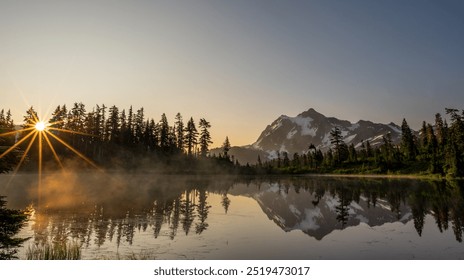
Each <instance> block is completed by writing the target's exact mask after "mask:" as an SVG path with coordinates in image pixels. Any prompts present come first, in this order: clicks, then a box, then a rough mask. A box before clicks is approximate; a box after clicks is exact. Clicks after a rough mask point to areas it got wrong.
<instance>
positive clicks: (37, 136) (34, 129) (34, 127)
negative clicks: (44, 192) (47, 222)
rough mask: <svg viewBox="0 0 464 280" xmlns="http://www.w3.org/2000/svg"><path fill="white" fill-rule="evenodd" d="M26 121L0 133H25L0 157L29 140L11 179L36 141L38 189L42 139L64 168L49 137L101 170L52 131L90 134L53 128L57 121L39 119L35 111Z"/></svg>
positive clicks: (40, 180) (40, 175) (6, 134)
mask: <svg viewBox="0 0 464 280" xmlns="http://www.w3.org/2000/svg"><path fill="white" fill-rule="evenodd" d="M27 122H28V124H26V125H25V126H24V128H23V129H20V130H15V131H10V132H6V133H2V134H0V137H4V136H11V135H17V134H18V133H26V135H25V136H24V137H22V138H21V139H20V140H19V141H16V143H15V144H14V145H12V146H11V147H9V148H8V149H7V150H5V151H4V152H3V153H2V154H1V155H0V159H1V158H3V157H4V156H6V155H7V154H9V153H10V152H12V151H13V150H15V149H16V148H17V147H18V146H19V145H21V144H22V143H24V142H26V141H28V140H29V143H28V144H27V147H26V149H25V150H24V153H23V155H22V156H21V159H20V160H19V162H18V164H17V165H16V167H15V169H14V171H13V176H12V177H11V179H12V178H13V177H15V175H16V173H17V172H18V170H19V169H20V167H21V165H22V164H23V163H24V160H25V159H26V157H27V154H28V153H29V151H30V150H31V147H32V145H33V143H35V141H37V142H38V166H37V167H38V168H37V169H38V185H39V189H40V186H41V184H42V167H43V166H42V165H43V162H42V161H43V149H44V144H43V140H45V142H46V145H48V147H49V148H50V151H51V152H52V154H53V157H54V159H55V160H56V162H57V163H58V165H59V166H60V168H61V169H62V170H63V169H64V166H63V164H62V162H61V160H60V158H59V156H58V154H57V153H56V150H55V148H54V147H53V144H52V142H51V141H50V137H51V138H53V139H55V140H56V141H57V142H58V143H60V144H61V145H63V146H65V147H66V148H68V149H69V150H70V151H72V152H73V153H74V154H76V155H77V156H78V157H79V158H81V159H82V160H84V161H85V162H87V163H88V164H89V165H91V166H92V167H94V168H96V169H97V170H99V171H102V170H101V168H100V167H98V165H97V164H95V163H94V162H93V161H92V160H90V159H89V158H87V157H86V156H85V155H83V154H82V153H81V152H79V151H78V150H76V149H75V148H73V147H72V146H71V145H70V144H68V143H67V142H66V141H64V140H63V139H61V138H60V137H58V136H57V135H55V134H54V133H52V132H53V131H60V132H65V133H74V134H81V135H87V136H92V135H90V134H87V133H81V132H77V131H72V130H68V129H62V128H55V127H53V126H54V125H55V124H57V123H59V122H49V121H48V120H47V119H46V118H44V119H40V118H38V117H37V116H36V115H35V113H32V118H31V119H29V120H27ZM11 179H10V181H11Z"/></svg>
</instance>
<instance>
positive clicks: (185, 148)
mask: <svg viewBox="0 0 464 280" xmlns="http://www.w3.org/2000/svg"><path fill="white" fill-rule="evenodd" d="M37 116H38V114H37V112H36V111H35V110H34V108H33V107H30V108H29V109H28V110H27V112H26V115H25V116H24V120H23V125H22V127H23V128H24V129H26V128H28V127H31V126H33V125H34V124H35V123H36V122H37ZM48 123H49V125H50V126H49V127H47V128H46V129H47V133H51V134H53V135H52V136H56V137H45V138H47V139H42V143H43V145H42V153H43V157H44V159H45V160H47V161H48V162H53V161H54V160H53V157H54V154H56V155H58V157H59V158H61V159H63V160H64V161H66V160H69V159H70V158H74V157H76V154H77V153H76V151H77V152H78V153H80V155H79V156H84V157H86V158H88V159H90V160H91V161H94V162H96V163H97V164H98V165H100V166H104V167H113V166H118V167H125V168H137V167H139V166H140V165H141V164H142V162H146V163H150V164H153V163H157V164H163V165H165V164H171V165H174V166H175V165H176V164H177V163H179V162H182V163H185V164H184V165H182V164H181V165H178V166H177V168H178V169H179V168H185V169H189V166H188V165H190V167H191V166H192V165H195V164H196V163H198V160H200V159H201V160H203V161H204V159H207V158H208V153H209V148H210V145H211V144H212V141H211V134H210V128H211V124H210V122H209V121H207V120H206V119H204V118H201V119H200V120H199V121H198V123H196V122H195V120H194V119H193V118H192V117H190V118H189V119H188V120H187V121H186V122H185V121H184V119H183V117H182V115H181V114H180V113H178V114H177V115H176V116H175V120H174V122H173V124H172V125H170V124H169V122H168V119H167V117H166V115H165V114H164V113H163V114H162V115H161V118H160V120H159V121H155V120H154V119H153V118H146V117H145V112H144V108H143V107H142V108H140V109H137V110H134V109H133V108H132V106H131V107H130V108H129V109H128V110H127V111H126V110H125V109H123V110H120V109H119V108H118V107H116V106H112V107H107V106H105V105H96V107H94V108H92V109H91V110H87V109H86V106H85V105H84V104H83V103H77V102H76V103H74V106H73V107H72V108H71V109H69V110H68V108H67V106H66V105H62V106H61V105H60V106H57V107H56V108H55V110H54V111H53V113H52V114H51V118H50V119H49V120H48ZM8 131H14V122H13V120H12V119H11V113H10V111H8V112H7V114H6V115H5V114H4V111H3V110H2V111H1V116H0V134H5V133H7V132H8ZM28 133H29V131H23V132H21V134H20V136H19V138H18V136H17V135H9V136H8V137H6V136H5V137H1V135H0V138H1V139H2V140H0V141H2V143H0V146H3V149H0V153H1V152H2V150H3V151H4V150H5V149H6V147H8V146H11V145H12V144H14V143H15V142H17V141H20V140H21V139H22V137H26V136H27V135H28ZM60 140H61V141H60ZM63 142H64V143H66V144H68V145H65V144H63ZM28 144H29V141H24V143H23V144H22V145H21V146H20V148H21V150H22V151H25V150H27V146H28ZM36 145H37V144H36V143H34V146H36ZM50 146H52V147H53V148H50ZM73 149H74V151H73ZM30 151H31V152H30V153H29V154H28V160H29V161H34V160H35V157H37V156H38V155H37V149H30ZM16 157H18V156H16ZM0 160H2V159H0ZM215 160H216V161H218V162H219V163H220V164H222V165H232V164H229V163H230V161H229V158H228V157H226V156H224V157H223V156H219V157H215ZM3 162H4V165H6V160H3ZM10 163H11V159H10ZM232 166H233V165H232ZM7 169H8V168H7V167H6V166H4V167H3V170H7ZM10 169H11V164H10Z"/></svg>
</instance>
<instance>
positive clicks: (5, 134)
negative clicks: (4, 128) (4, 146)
mask: <svg viewBox="0 0 464 280" xmlns="http://www.w3.org/2000/svg"><path fill="white" fill-rule="evenodd" d="M33 129H34V127H29V128H23V129H20V130H15V131H10V132H5V133H2V134H0V137H3V136H8V135H12V134H16V133H20V132H24V131H29V130H33Z"/></svg>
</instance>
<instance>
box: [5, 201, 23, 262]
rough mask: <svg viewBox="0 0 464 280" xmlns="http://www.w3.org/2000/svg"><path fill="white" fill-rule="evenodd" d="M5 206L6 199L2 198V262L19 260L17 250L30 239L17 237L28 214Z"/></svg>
mask: <svg viewBox="0 0 464 280" xmlns="http://www.w3.org/2000/svg"><path fill="white" fill-rule="evenodd" d="M5 205H6V200H5V197H4V196H0V260H9V259H15V258H17V257H16V253H17V251H18V250H17V248H18V247H19V246H21V244H22V243H23V242H24V241H26V240H27V239H28V238H19V237H15V235H16V234H17V233H18V232H19V231H20V230H21V228H22V227H23V225H24V223H25V222H26V220H27V217H28V215H27V213H25V212H23V211H19V210H12V209H8V208H6V207H5Z"/></svg>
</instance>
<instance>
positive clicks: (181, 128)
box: [0, 103, 464, 178]
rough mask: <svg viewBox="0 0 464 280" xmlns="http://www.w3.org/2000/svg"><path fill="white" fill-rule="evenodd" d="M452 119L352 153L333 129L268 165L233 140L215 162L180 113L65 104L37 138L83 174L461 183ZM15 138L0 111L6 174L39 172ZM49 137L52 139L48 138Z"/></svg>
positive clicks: (461, 152)
mask: <svg viewBox="0 0 464 280" xmlns="http://www.w3.org/2000/svg"><path fill="white" fill-rule="evenodd" d="M446 115H447V118H445V119H443V118H442V116H441V115H440V114H438V113H437V114H436V115H435V123H434V124H430V123H426V122H423V125H422V128H421V129H420V131H419V132H418V133H416V132H414V131H412V130H411V129H410V127H409V125H408V123H407V122H406V120H405V119H403V123H402V125H401V130H402V139H401V143H393V141H392V139H391V137H390V135H389V134H387V135H385V136H384V137H383V144H382V145H380V146H376V147H371V145H370V143H369V141H365V142H363V143H362V144H361V145H360V146H359V147H355V146H354V145H350V146H348V145H347V144H346V143H344V142H343V136H342V134H341V131H340V129H338V128H335V129H333V130H332V131H331V138H330V140H331V148H330V149H329V150H328V151H325V152H323V151H321V150H319V149H317V148H316V147H315V146H314V145H312V144H311V143H308V150H307V151H306V152H305V153H303V154H298V153H295V154H293V155H289V154H288V153H286V152H278V153H277V158H276V159H273V160H270V161H264V160H262V159H261V158H259V157H258V159H257V163H256V164H253V165H250V164H248V163H239V162H238V161H237V160H235V159H234V158H233V156H230V155H228V151H229V149H230V147H231V145H230V142H229V139H228V138H226V139H225V141H224V143H223V145H222V152H221V153H220V154H219V155H211V154H210V153H209V146H210V144H211V143H212V142H211V135H210V132H209V129H210V128H211V124H210V123H209V122H208V121H206V120H205V119H203V118H202V119H200V120H199V122H198V126H197V124H196V122H195V121H194V119H193V118H190V119H189V120H188V121H187V122H186V123H185V122H184V120H183V117H182V115H181V114H180V113H178V114H177V115H176V116H175V120H174V122H173V125H170V124H169V122H168V119H167V117H166V115H165V114H162V115H161V118H160V120H159V121H158V122H156V121H155V120H154V119H146V118H145V115H144V109H143V108H140V109H138V110H136V111H134V110H133V109H132V107H130V108H129V109H128V110H127V111H126V110H124V109H123V110H120V109H119V108H118V107H116V106H112V107H110V108H108V107H106V106H105V105H101V106H99V105H96V107H94V108H92V110H90V111H89V110H87V109H86V107H85V105H84V104H82V103H74V106H73V107H72V108H71V109H70V110H68V108H67V107H66V105H63V106H58V107H56V109H55V110H54V112H53V113H52V115H51V118H50V120H49V121H48V122H49V124H50V125H49V126H48V127H47V129H46V130H47V131H46V132H47V133H43V134H39V135H40V136H39V137H37V138H41V137H42V138H43V139H41V142H42V143H43V145H42V149H40V150H41V153H42V157H43V162H44V164H43V165H44V168H47V167H48V168H51V169H56V168H58V167H59V165H68V166H71V167H80V168H85V167H92V165H93V164H92V163H95V165H93V166H94V167H95V166H98V167H101V168H106V169H112V168H122V169H124V170H126V171H131V170H152V171H153V170H158V171H159V172H161V173H176V174H178V173H181V174H194V173H195V174H197V173H208V174H212V173H235V174H301V173H335V174H414V175H428V176H430V175H431V176H437V177H445V176H446V177H451V178H459V177H463V176H464V111H463V112H460V111H459V110H457V109H446ZM447 119H449V121H450V124H448V122H447ZM36 121H37V113H36V112H35V111H34V109H33V108H32V107H31V108H29V110H27V112H26V115H25V116H24V121H23V125H22V127H23V129H24V128H28V127H31V126H33V125H34V123H35V122H36ZM14 131H15V125H14V122H13V120H12V118H11V113H10V111H7V112H6V113H5V111H4V110H2V111H1V112H0V153H1V154H2V155H1V156H0V172H9V171H12V170H13V169H14V168H15V166H17V165H18V163H19V162H20V161H21V160H20V159H21V157H23V155H24V153H25V152H27V155H26V156H25V157H24V164H23V166H24V167H23V168H24V169H26V170H35V169H37V166H38V165H37V164H36V163H37V160H38V157H39V148H38V146H39V144H38V142H40V141H38V140H35V141H33V143H32V144H30V142H31V140H28V139H26V140H28V141H23V142H22V143H21V145H17V147H16V148H15V149H14V150H12V151H11V152H9V153H5V151H7V150H8V149H9V147H11V146H13V145H15V143H18V142H20V141H21V140H22V139H23V138H25V137H28V133H29V131H21V130H16V131H17V133H14ZM12 132H13V133H12ZM47 134H48V135H50V136H49V137H46V135H47ZM44 136H45V137H44ZM30 138H31V139H32V138H33V137H30ZM64 143H66V144H64ZM57 159H59V160H57ZM89 163H90V165H89Z"/></svg>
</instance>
